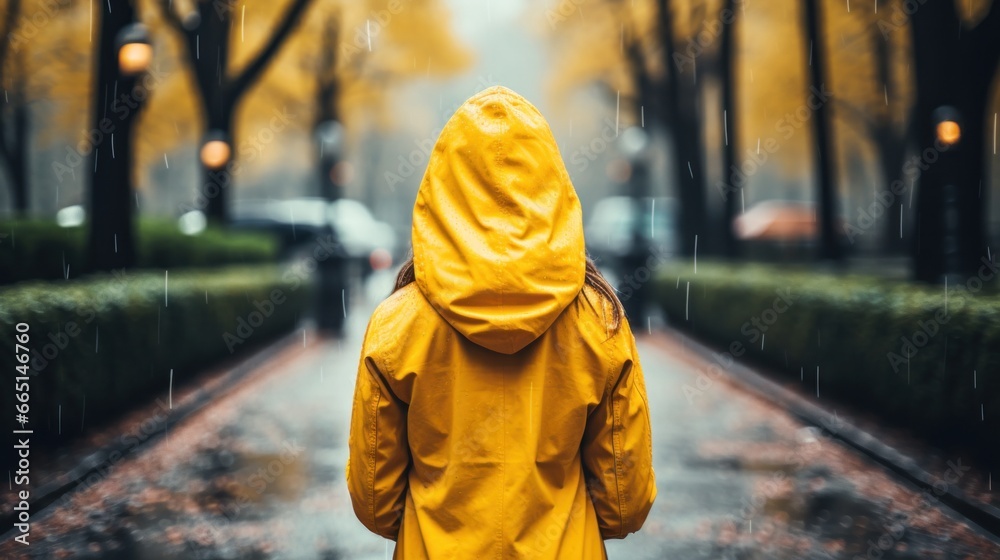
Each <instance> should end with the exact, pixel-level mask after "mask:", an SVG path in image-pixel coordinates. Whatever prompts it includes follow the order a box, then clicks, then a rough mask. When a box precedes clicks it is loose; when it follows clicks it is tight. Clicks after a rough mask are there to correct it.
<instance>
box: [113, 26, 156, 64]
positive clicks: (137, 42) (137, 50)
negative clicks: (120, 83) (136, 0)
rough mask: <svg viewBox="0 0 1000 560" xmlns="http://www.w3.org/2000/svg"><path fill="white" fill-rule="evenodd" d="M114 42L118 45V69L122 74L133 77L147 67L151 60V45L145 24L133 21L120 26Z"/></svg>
mask: <svg viewBox="0 0 1000 560" xmlns="http://www.w3.org/2000/svg"><path fill="white" fill-rule="evenodd" d="M115 42H116V43H117V45H118V69H119V71H120V72H121V74H122V75H123V76H127V77H134V76H137V75H138V74H141V73H143V72H145V71H146V70H148V69H149V65H150V63H151V62H152V61H153V45H152V43H150V40H149V29H147V28H146V26H145V25H143V24H142V23H139V22H134V23H130V24H128V25H126V26H125V27H122V29H121V31H119V32H118V35H117V36H116V37H115Z"/></svg>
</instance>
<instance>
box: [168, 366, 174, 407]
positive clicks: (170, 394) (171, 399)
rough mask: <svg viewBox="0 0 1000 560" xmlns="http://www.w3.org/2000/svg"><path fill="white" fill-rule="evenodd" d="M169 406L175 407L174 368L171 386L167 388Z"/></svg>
mask: <svg viewBox="0 0 1000 560" xmlns="http://www.w3.org/2000/svg"><path fill="white" fill-rule="evenodd" d="M167 408H169V409H171V410H173V409H174V370H173V369H171V370H170V388H169V389H168V390H167Z"/></svg>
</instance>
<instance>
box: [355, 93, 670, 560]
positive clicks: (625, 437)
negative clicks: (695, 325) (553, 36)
mask: <svg viewBox="0 0 1000 560" xmlns="http://www.w3.org/2000/svg"><path fill="white" fill-rule="evenodd" d="M347 483H348V488H349V490H350V493H351V499H352V501H353V504H354V511H355V513H356V515H357V516H358V519H360V520H361V522H362V523H363V524H364V525H365V526H366V527H367V528H368V529H370V530H371V531H373V532H375V533H377V534H379V535H382V536H383V537H385V538H387V539H392V540H394V541H396V548H395V554H394V556H393V557H394V558H405V559H407V560H409V559H419V558H433V559H465V558H469V559H479V558H539V559H545V558H551V559H555V558H560V559H562V558H566V559H573V560H579V559H590V558H606V552H605V548H604V539H613V538H623V537H625V536H626V535H627V534H629V533H632V532H634V531H637V530H639V528H640V527H641V526H642V524H643V522H644V521H645V519H646V515H647V514H648V513H649V509H650V507H651V506H652V504H653V500H654V498H655V497H656V483H655V480H654V475H653V468H652V439H651V437H650V425H649V414H648V409H647V402H646V389H645V384H644V381H643V376H642V369H641V367H640V365H639V356H638V354H637V352H636V346H635V340H634V338H633V336H632V332H631V331H630V329H629V324H628V322H627V320H626V319H625V317H624V314H623V311H622V306H621V303H620V302H619V301H618V298H617V297H616V296H615V293H614V290H613V289H612V288H611V286H610V285H609V284H608V283H607V282H606V281H605V280H604V278H603V277H601V275H600V273H599V272H598V271H597V269H596V267H595V266H594V264H593V263H592V262H591V261H590V260H589V259H587V258H586V254H585V250H584V240H583V224H582V214H581V210H580V202H579V199H578V198H577V196H576V192H575V191H574V189H573V185H572V183H571V182H570V180H569V176H568V174H567V172H566V168H565V165H564V164H563V161H562V158H561V157H560V155H559V150H558V148H557V146H556V142H555V140H554V138H553V137H552V133H551V131H550V130H549V126H548V124H547V123H546V122H545V119H544V118H543V117H542V115H541V114H540V113H539V112H538V110H537V109H536V108H535V107H534V106H532V105H531V104H530V103H529V102H528V101H527V100H525V99H524V98H523V97H521V96H519V95H518V94H516V93H514V92H512V91H510V90H509V89H506V88H503V87H493V88H490V89H487V90H485V91H482V92H480V93H479V94H477V95H475V96H474V97H472V98H471V99H469V100H468V101H466V102H465V104H463V105H462V106H461V107H460V108H459V109H458V111H457V112H456V113H455V115H454V116H453V117H452V118H451V119H450V120H449V121H448V123H447V124H446V125H445V127H444V129H443V130H442V132H441V135H440V138H439V139H438V141H437V144H436V145H435V147H434V151H433V153H432V154H431V157H430V161H429V163H428V165H427V172H426V174H425V175H424V178H423V182H422V183H421V185H420V191H419V193H418V194H417V201H416V205H415V206H414V209H413V259H412V260H411V261H409V262H407V263H406V264H404V265H403V268H402V270H401V271H400V273H399V277H398V278H397V280H396V289H395V291H394V292H393V294H392V295H391V296H390V297H389V298H388V299H386V300H385V301H384V302H382V303H381V304H380V305H379V306H378V308H377V309H376V310H375V313H374V314H373V315H372V318H371V321H370V322H369V324H368V330H367V332H366V333H365V340H364V346H363V349H362V351H361V363H360V365H359V368H358V378H357V385H356V387H355V394H354V410H353V414H352V419H351V433H350V460H349V463H348V466H347Z"/></svg>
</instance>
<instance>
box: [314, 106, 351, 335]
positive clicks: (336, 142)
mask: <svg viewBox="0 0 1000 560" xmlns="http://www.w3.org/2000/svg"><path fill="white" fill-rule="evenodd" d="M314 132H315V136H316V143H317V144H318V145H319V177H318V179H319V193H320V196H321V197H322V198H324V199H325V200H326V201H327V202H328V203H329V206H328V208H329V209H330V211H329V212H328V216H329V234H330V236H331V237H332V238H333V240H334V242H333V243H332V244H331V246H332V248H331V249H330V253H331V254H330V255H329V257H328V258H326V259H323V260H322V261H320V262H319V266H318V267H317V268H318V273H317V275H316V277H317V283H318V286H317V290H316V298H317V300H318V301H317V304H316V327H317V329H318V330H319V331H320V332H325V333H328V334H330V335H332V336H340V335H341V334H342V333H343V329H344V318H345V316H346V315H347V309H346V306H347V299H348V298H347V288H348V284H349V282H348V277H349V276H348V273H347V266H348V261H347V255H346V254H345V252H344V249H343V247H342V246H341V244H340V242H339V232H338V231H337V225H338V224H337V223H336V221H335V218H336V216H337V215H338V214H339V213H338V212H335V211H334V208H335V206H334V205H335V204H336V203H337V202H336V201H337V200H338V199H339V198H341V196H342V195H343V192H342V189H341V186H340V181H339V177H338V173H337V169H338V165H339V163H340V159H341V150H342V148H343V143H344V127H343V125H341V124H340V122H339V121H337V120H336V119H327V120H323V121H320V122H319V123H318V124H317V125H316V128H315V131H314Z"/></svg>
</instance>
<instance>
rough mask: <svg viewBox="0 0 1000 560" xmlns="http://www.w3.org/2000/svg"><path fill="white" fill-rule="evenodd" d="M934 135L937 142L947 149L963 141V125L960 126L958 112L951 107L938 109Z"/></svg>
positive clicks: (935, 116) (935, 114) (934, 116)
mask: <svg viewBox="0 0 1000 560" xmlns="http://www.w3.org/2000/svg"><path fill="white" fill-rule="evenodd" d="M933 118H934V123H935V124H934V134H935V136H936V137H937V140H938V141H939V142H940V143H941V144H943V145H944V146H945V147H946V148H950V147H952V146H954V145H955V144H958V143H959V141H960V140H961V139H962V125H961V124H959V123H960V122H961V119H960V118H959V114H958V110H957V109H955V108H954V107H950V106H947V105H945V106H942V107H938V108H937V109H935V110H934V114H933Z"/></svg>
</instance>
